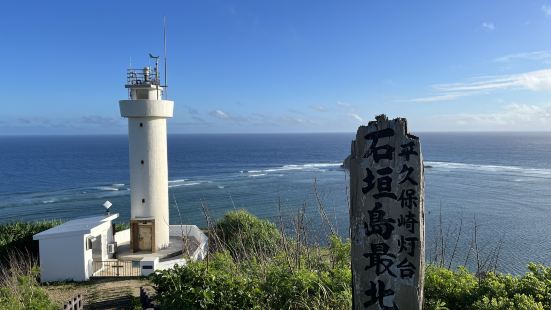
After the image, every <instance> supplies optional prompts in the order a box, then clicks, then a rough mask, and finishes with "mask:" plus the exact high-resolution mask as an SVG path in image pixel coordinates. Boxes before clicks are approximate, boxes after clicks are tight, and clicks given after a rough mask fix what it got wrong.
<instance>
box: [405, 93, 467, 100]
mask: <svg viewBox="0 0 551 310" xmlns="http://www.w3.org/2000/svg"><path fill="white" fill-rule="evenodd" d="M463 96H464V94H461V93H450V94H443V95H434V96H429V97H421V98H413V99H409V100H405V101H406V102H440V101H452V100H455V99H457V98H459V97H463Z"/></svg>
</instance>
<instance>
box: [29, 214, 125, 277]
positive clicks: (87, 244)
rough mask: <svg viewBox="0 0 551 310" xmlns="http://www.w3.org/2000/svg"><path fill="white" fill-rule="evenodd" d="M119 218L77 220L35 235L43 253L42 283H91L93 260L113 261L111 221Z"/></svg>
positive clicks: (41, 263) (115, 216) (41, 260)
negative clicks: (89, 280)
mask: <svg viewBox="0 0 551 310" xmlns="http://www.w3.org/2000/svg"><path fill="white" fill-rule="evenodd" d="M117 217H119V215H118V214H113V215H106V216H104V215H100V216H92V217H86V218H80V219H75V220H71V221H68V222H65V223H63V224H61V225H58V226H56V227H53V228H50V229H48V230H45V231H43V232H41V233H38V234H36V235H34V236H33V239H34V240H38V247H39V252H40V281H41V282H50V281H62V280H73V281H86V280H88V279H89V278H90V276H92V274H93V273H94V270H93V269H94V268H93V261H94V260H96V261H104V260H108V259H109V258H111V257H112V254H109V247H110V246H109V244H112V243H113V242H114V234H113V223H112V221H113V220H114V219H116V218H117ZM111 247H112V246H111ZM111 252H113V251H111Z"/></svg>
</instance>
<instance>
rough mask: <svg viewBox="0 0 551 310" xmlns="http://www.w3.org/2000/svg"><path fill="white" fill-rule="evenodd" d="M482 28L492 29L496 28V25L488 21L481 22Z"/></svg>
mask: <svg viewBox="0 0 551 310" xmlns="http://www.w3.org/2000/svg"><path fill="white" fill-rule="evenodd" d="M482 28H484V29H486V30H487V31H494V30H495V29H496V25H494V23H490V22H483V23H482Z"/></svg>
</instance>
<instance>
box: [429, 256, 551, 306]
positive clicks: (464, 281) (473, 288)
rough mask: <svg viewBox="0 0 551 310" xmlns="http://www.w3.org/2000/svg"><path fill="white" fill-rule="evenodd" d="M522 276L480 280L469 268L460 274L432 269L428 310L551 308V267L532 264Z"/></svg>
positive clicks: (487, 276) (492, 275) (493, 276)
mask: <svg viewBox="0 0 551 310" xmlns="http://www.w3.org/2000/svg"><path fill="white" fill-rule="evenodd" d="M528 269H529V272H527V273H526V274H525V275H523V276H520V277H515V276H512V275H505V274H498V273H494V272H490V273H486V274H483V275H479V276H478V277H476V276H475V275H474V274H472V273H469V272H468V271H467V270H466V269H465V268H459V269H458V270H456V271H452V270H448V269H445V268H440V267H436V266H428V267H427V269H426V273H425V290H424V293H425V308H426V309H428V310H431V309H454V310H455V309H458V310H463V309H475V310H514V309H526V310H528V309H530V310H539V309H551V302H550V301H551V268H546V267H544V266H542V265H535V264H530V265H529V266H528Z"/></svg>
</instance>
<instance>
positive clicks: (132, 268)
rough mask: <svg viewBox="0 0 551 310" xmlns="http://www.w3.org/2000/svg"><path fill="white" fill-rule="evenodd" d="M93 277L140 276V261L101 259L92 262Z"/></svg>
mask: <svg viewBox="0 0 551 310" xmlns="http://www.w3.org/2000/svg"><path fill="white" fill-rule="evenodd" d="M92 268H93V271H94V272H93V274H92V277H139V276H140V275H141V270H140V262H139V261H126V260H100V261H93V262H92Z"/></svg>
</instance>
